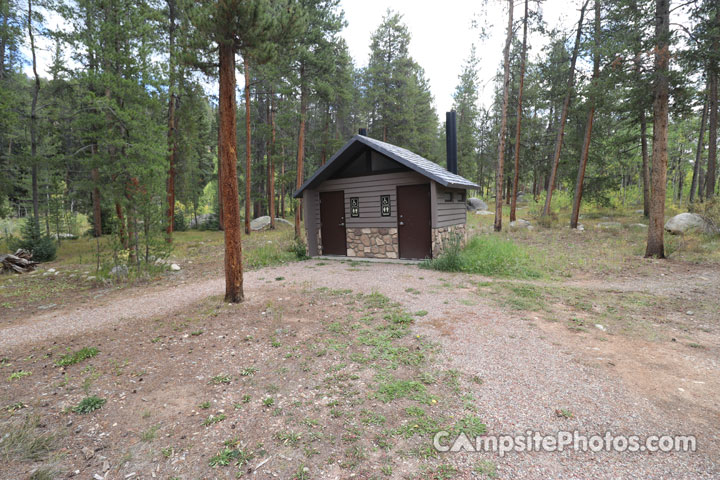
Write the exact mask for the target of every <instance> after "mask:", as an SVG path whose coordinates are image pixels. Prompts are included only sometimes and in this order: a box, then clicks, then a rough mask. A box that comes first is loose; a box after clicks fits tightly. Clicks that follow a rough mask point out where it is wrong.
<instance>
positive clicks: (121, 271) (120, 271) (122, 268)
mask: <svg viewBox="0 0 720 480" xmlns="http://www.w3.org/2000/svg"><path fill="white" fill-rule="evenodd" d="M110 273H111V274H112V275H115V276H117V277H127V276H128V267H127V265H115V266H114V267H113V268H112V270H110Z"/></svg>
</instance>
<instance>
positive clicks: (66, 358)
mask: <svg viewBox="0 0 720 480" xmlns="http://www.w3.org/2000/svg"><path fill="white" fill-rule="evenodd" d="M98 353H100V350H98V349H97V348H95V347H83V348H81V349H80V350H78V351H76V352H70V351H69V349H68V353H66V354H65V355H63V356H62V357H60V358H59V359H58V361H57V362H55V365H57V366H58V367H66V366H68V365H75V364H76V363H80V362H82V361H83V360H87V359H88V358H92V357H94V356H95V355H97V354H98Z"/></svg>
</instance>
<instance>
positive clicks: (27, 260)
mask: <svg viewBox="0 0 720 480" xmlns="http://www.w3.org/2000/svg"><path fill="white" fill-rule="evenodd" d="M36 265H37V262H33V261H32V253H30V252H28V251H27V250H23V249H19V250H18V251H17V252H15V254H14V255H12V254H7V255H0V266H1V267H0V271H2V273H6V272H15V273H27V272H32V271H33V270H35V266H36Z"/></svg>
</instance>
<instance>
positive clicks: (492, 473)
mask: <svg viewBox="0 0 720 480" xmlns="http://www.w3.org/2000/svg"><path fill="white" fill-rule="evenodd" d="M473 472H474V473H476V474H477V475H479V476H480V477H484V478H495V477H497V467H496V466H495V463H493V462H492V461H490V460H480V461H479V462H478V463H476V464H475V466H474V467H473Z"/></svg>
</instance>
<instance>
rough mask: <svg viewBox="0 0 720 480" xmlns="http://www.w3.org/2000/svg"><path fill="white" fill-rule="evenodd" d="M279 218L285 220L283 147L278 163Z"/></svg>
mask: <svg viewBox="0 0 720 480" xmlns="http://www.w3.org/2000/svg"><path fill="white" fill-rule="evenodd" d="M280 178H282V179H283V180H282V181H281V182H280V218H285V145H283V147H282V162H281V163H280Z"/></svg>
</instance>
